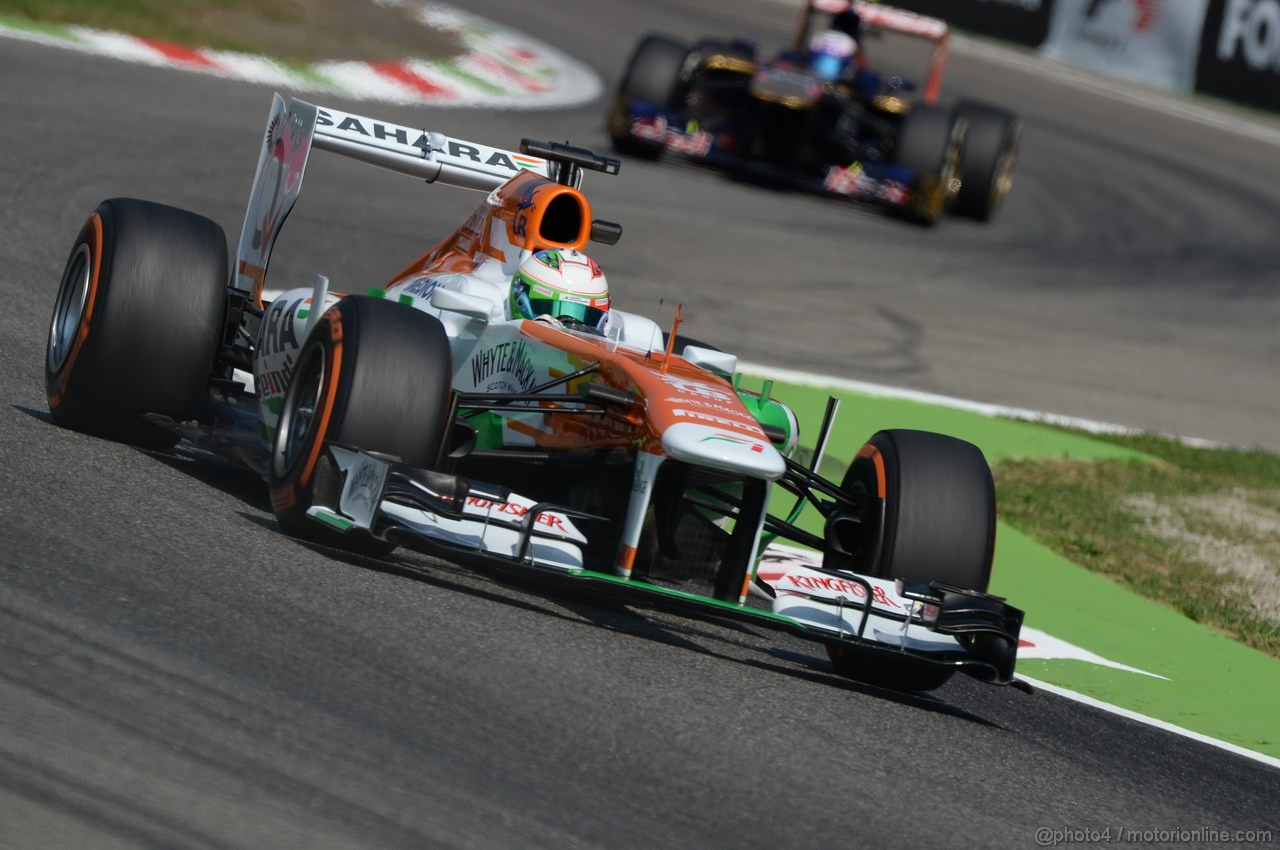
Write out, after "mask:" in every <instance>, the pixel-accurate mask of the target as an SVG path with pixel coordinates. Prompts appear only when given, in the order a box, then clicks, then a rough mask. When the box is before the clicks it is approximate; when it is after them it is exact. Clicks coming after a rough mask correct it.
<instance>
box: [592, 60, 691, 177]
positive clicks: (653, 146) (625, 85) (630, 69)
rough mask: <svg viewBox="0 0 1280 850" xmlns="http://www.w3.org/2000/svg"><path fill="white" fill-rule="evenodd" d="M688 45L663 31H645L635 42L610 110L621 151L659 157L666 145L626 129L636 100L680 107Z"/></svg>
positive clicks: (613, 138) (612, 134)
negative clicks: (667, 35)
mask: <svg viewBox="0 0 1280 850" xmlns="http://www.w3.org/2000/svg"><path fill="white" fill-rule="evenodd" d="M688 58H689V48H688V47H686V46H685V45H683V44H681V43H680V42H678V41H675V40H674V39H671V38H668V37H666V36H662V35H646V36H645V37H644V38H642V39H641V40H640V42H639V43H638V44H637V45H636V48H635V50H634V51H633V52H632V53H631V58H630V59H629V60H628V61H627V66H626V69H625V70H624V71H623V72H622V80H621V81H620V82H619V83H618V90H617V92H616V93H615V95H614V99H613V105H612V106H611V108H610V110H609V122H608V123H609V126H608V130H609V139H610V140H611V141H612V142H613V149H614V150H616V151H617V152H618V153H622V154H629V155H631V156H636V157H642V158H644V159H657V158H658V157H660V156H662V151H663V150H664V147H663V145H662V144H660V143H657V142H650V141H646V140H644V139H637V138H635V137H634V136H632V135H631V134H630V133H629V132H628V131H627V130H628V128H627V121H628V110H629V109H630V106H631V104H632V103H635V102H637V101H640V102H643V103H647V104H649V105H651V106H653V107H655V108H657V109H664V110H671V111H678V110H679V108H680V100H681V97H682V95H683V92H684V78H683V75H684V68H685V63H686V61H687V60H688Z"/></svg>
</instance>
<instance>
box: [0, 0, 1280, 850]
mask: <svg viewBox="0 0 1280 850" xmlns="http://www.w3.org/2000/svg"><path fill="white" fill-rule="evenodd" d="M475 5H476V6H477V8H476V9H475V11H477V12H479V13H481V14H487V15H489V16H491V17H495V18H504V19H507V20H521V21H522V24H523V25H525V26H527V28H528V29H529V30H530V31H531V32H532V34H534V35H536V36H539V37H542V38H544V39H546V40H548V41H550V42H552V43H554V44H557V45H560V46H570V45H575V44H576V45H578V46H577V47H575V48H574V49H575V51H576V52H577V54H578V55H579V56H581V57H582V58H583V59H584V60H586V61H587V62H589V63H590V64H592V65H593V66H594V67H595V68H597V69H598V70H599V71H600V73H601V74H602V75H604V76H605V77H606V78H607V79H609V80H612V79H613V78H614V76H615V74H616V73H617V69H618V65H619V63H620V61H621V58H622V56H623V55H624V53H625V52H626V50H627V49H628V47H629V45H630V43H631V41H632V40H633V38H634V37H636V36H637V35H638V34H639V33H641V32H643V31H645V30H648V29H650V28H652V27H653V21H655V20H664V21H670V22H673V23H672V28H673V29H674V28H678V29H679V31H681V32H684V33H688V34H690V35H693V34H701V33H704V32H705V33H723V32H725V30H726V26H727V25H726V22H725V21H723V20H722V19H720V18H718V17H716V16H713V15H712V14H710V13H709V12H708V11H706V10H707V9H710V8H712V4H709V3H707V4H677V3H650V4H645V6H644V7H643V8H644V11H643V12H641V11H640V9H641V6H640V5H639V4H635V5H633V4H626V3H613V4H609V5H602V4H595V3H570V4H560V6H559V7H558V8H559V10H560V11H557V13H556V15H554V16H552V15H546V16H543V17H540V18H539V17H532V16H529V15H528V14H527V7H526V6H525V5H523V4H518V3H515V2H505V0H502V2H499V0H486V1H485V2H482V3H478V4H475ZM734 9H735V13H736V14H737V15H738V16H739V20H737V21H736V22H735V24H736V25H734V26H732V27H731V29H732V30H733V31H736V32H738V33H742V34H746V35H757V36H758V37H759V38H760V39H761V40H762V41H765V42H766V43H775V42H773V41H772V40H771V39H772V38H773V36H772V34H773V33H776V32H784V31H787V30H788V29H789V26H790V21H789V13H783V14H781V15H780V14H779V12H778V10H777V9H776V8H775V7H773V6H770V5H759V4H755V3H751V2H741V3H738V4H735V7H734ZM571 11H576V12H580V13H581V14H582V17H580V18H575V17H574V16H572V15H571V14H570V12H571ZM677 21H679V22H682V23H681V24H680V25H679V26H678V27H676V25H675V23H674V22H677ZM952 70H953V77H952V79H953V80H954V83H955V88H956V89H958V90H962V91H979V90H981V91H984V92H986V93H987V94H988V95H989V97H990V98H991V99H993V100H996V101H998V102H1005V103H1008V104H1010V105H1012V106H1013V107H1014V108H1016V109H1018V110H1020V111H1021V112H1022V113H1023V114H1024V115H1025V116H1026V119H1027V131H1026V137H1025V146H1024V159H1023V162H1022V163H1021V166H1020V169H1019V185H1018V186H1017V188H1016V190H1015V194H1014V195H1013V196H1012V197H1011V199H1010V202H1009V205H1008V208H1007V209H1006V210H1005V214H1004V215H1003V216H1002V217H1001V219H1000V220H999V221H998V222H997V223H996V224H995V226H993V227H991V228H982V227H978V226H975V225H970V224H967V223H964V222H950V221H949V222H945V223H944V224H943V225H942V226H941V227H939V228H938V229H936V230H935V231H932V232H926V231H922V230H919V229H917V228H914V227H912V226H910V225H907V224H904V223H903V222H900V221H895V220H892V219H888V218H885V217H883V216H880V215H878V214H874V213H868V212H865V211H862V210H858V209H854V208H847V207H844V206H840V205H836V204H832V203H829V202H826V201H822V200H817V199H813V198H807V197H804V196H797V195H790V194H779V193H773V192H769V191H765V190H762V189H760V188H758V187H752V186H746V185H741V184H738V183H735V182H732V181H728V180H725V179H723V178H721V177H719V176H716V175H714V174H711V173H707V172H703V171H699V170H695V169H689V168H683V167H674V168H673V167H668V166H666V165H661V166H660V165H647V164H638V163H634V162H627V163H626V164H625V165H624V168H623V172H622V174H621V175H620V176H619V177H617V178H612V179H605V178H600V177H597V178H596V179H594V180H591V181H590V183H589V184H588V189H589V190H590V191H591V193H592V196H593V197H594V199H595V203H596V212H597V214H598V215H600V216H602V217H606V218H611V219H615V220H618V221H621V222H623V223H624V225H625V227H626V230H627V232H626V235H625V236H624V238H623V241H622V243H620V244H619V245H618V246H616V247H614V248H611V249H602V250H600V251H598V252H597V256H598V258H599V259H600V260H601V261H602V263H604V264H605V267H606V270H607V271H609V272H610V274H611V280H612V281H613V287H614V290H615V292H616V296H617V299H618V302H619V304H620V305H622V306H624V307H626V308H628V309H633V310H637V311H644V312H653V311H654V310H656V309H657V302H658V300H659V299H660V298H664V299H666V302H667V306H666V307H665V308H664V309H665V310H666V311H667V314H668V316H669V314H670V312H671V309H672V302H674V301H676V300H683V301H685V302H686V303H687V304H688V305H689V307H688V314H689V322H690V324H689V332H690V333H691V334H695V335H697V336H701V337H704V338H709V339H714V340H715V341H717V342H719V343H720V344H721V345H722V346H723V347H726V348H730V349H734V348H736V349H737V350H738V351H739V352H740V353H741V354H742V355H743V356H744V357H749V358H750V359H752V360H756V361H762V362H763V361H768V362H775V363H778V364H779V365H784V366H793V367H801V368H810V369H817V370H824V371H830V372H833V373H837V374H843V375H846V376H849V377H856V378H862V379H870V380H878V381H885V382H891V383H897V384H905V385H911V386H914V387H916V388H919V389H927V390H934V391H942V392H947V393H949V394H953V395H962V396H967V397H972V398H980V399H982V400H986V401H994V402H1001V403H1008V404H1014V405H1018V406H1024V407H1041V408H1045V409H1049V410H1053V411H1055V412H1060V413H1068V414H1072V415H1077V416H1087V417H1094V418H1101V419H1107V420H1112V421H1119V422H1123V423H1126V424H1132V425H1137V426H1147V427H1158V428H1162V429H1169V430H1179V431H1183V432H1185V433H1188V434H1193V435H1195V436H1201V437H1216V438H1219V439H1226V440H1230V441H1233V442H1260V443H1267V444H1271V445H1272V447H1275V443H1276V435H1275V433H1274V430H1269V429H1273V428H1274V425H1273V423H1274V422H1275V421H1277V419H1278V418H1280V417H1277V415H1276V414H1277V413H1278V412H1280V410H1277V407H1278V406H1280V392H1277V391H1276V390H1277V381H1280V378H1278V377H1277V374H1276V372H1277V370H1276V368H1275V366H1276V361H1277V336H1276V334H1277V332H1276V327H1277V326H1278V323H1277V318H1280V315H1278V312H1277V311H1278V309H1280V300H1278V296H1277V293H1276V289H1275V286H1274V283H1275V279H1274V268H1275V262H1274V261H1275V251H1276V244H1277V243H1276V241H1275V239H1274V231H1273V222H1272V220H1271V218H1270V216H1271V215H1272V214H1273V212H1274V210H1275V208H1276V202H1277V196H1280V180H1277V179H1276V175H1277V170H1278V167H1277V166H1276V165H1275V161H1276V158H1275V156H1274V150H1273V149H1272V148H1270V147H1267V146H1265V145H1261V144H1259V143H1255V142H1247V141H1244V140H1241V139H1238V138H1236V137H1234V136H1232V135H1230V134H1226V133H1220V132H1217V131H1210V130H1208V129H1205V128H1202V127H1198V126H1194V125H1189V124H1187V123H1185V122H1183V121H1181V120H1180V119H1171V118H1164V117H1161V116H1160V115H1159V114H1155V113H1149V112H1138V111H1134V110H1132V109H1128V108H1124V107H1122V106H1119V105H1117V104H1116V103H1114V102H1111V101H1109V100H1107V99H1102V98H1097V97H1094V96H1089V95H1084V94H1081V93H1078V92H1076V91H1075V90H1072V89H1067V88H1062V87H1059V86H1056V85H1053V84H1049V83H1045V82H1043V81H1040V80H1038V79H1034V78H1029V77H1025V76H1018V77H1014V78H1011V77H1009V76H1008V74H1007V72H1005V71H1002V70H1001V69H1000V68H999V67H997V66H992V65H988V64H985V63H983V62H981V61H978V60H973V59H968V58H965V57H957V58H956V59H955V60H954V62H953V69H952ZM0 80H3V81H4V82H3V84H0V93H2V95H3V97H2V100H0V102H3V104H4V120H3V121H0V185H3V186H4V187H5V203H4V204H3V205H2V206H0V269H2V271H0V297H2V298H3V302H4V304H5V310H4V311H2V312H0V352H3V357H4V363H5V364H6V368H5V369H4V370H3V372H2V373H0V387H3V395H4V398H5V400H6V404H5V405H3V406H2V407H0V429H3V438H2V439H0V484H2V486H0V520H2V521H0V552H2V554H0V565H2V566H3V570H2V572H0V618H2V622H3V625H2V626H0V847H5V848H9V847H14V848H34V847H41V848H48V847H58V848H63V847H67V848H81V847H85V848H89V847H91V848H114V847H129V848H138V847H142V848H153V847H154V848H168V847H212V848H224V847H227V848H229V847H253V848H261V847H314V848H324V847H342V848H347V847H413V848H422V847H477V848H496V847H504V848H505V847H521V848H525V847H530V848H532V847H545V848H566V847H601V848H629V847H635V848H646V850H648V848H654V847H690V848H697V847H717V848H719V847H725V848H729V847H788V848H793V847H814V848H818V847H822V848H827V847H837V846H840V847H857V846H867V847H941V846H967V847H984V846H987V847H1031V846H1035V843H1036V841H1035V836H1036V830H1037V829H1038V828H1042V827H1043V828H1051V829H1089V828H1096V829H1102V828H1105V827H1108V826H1111V827H1113V828H1114V827H1122V828H1134V829H1157V828H1158V829H1173V828H1188V829H1190V828H1195V827H1214V828H1222V829H1265V828H1270V829H1271V830H1273V834H1280V802H1278V801H1280V773H1277V772H1276V771H1275V770H1274V769H1271V768H1267V767H1265V766H1262V765H1259V764H1256V763H1253V762H1250V761H1248V760H1245V759H1242V758H1239V757H1236V756H1233V755H1231V754H1229V753H1225V752H1221V751H1219V750H1216V749H1213V748H1211V747H1208V746H1205V745H1202V744H1198V743H1194V742H1190V741H1186V740H1183V739H1180V738H1176V737H1172V736H1169V735H1166V734H1164V733H1161V732H1159V731H1156V730H1153V729H1149V728H1147V727H1143V726H1140V725H1138V724H1136V723H1133V722H1130V721H1127V720H1124V719H1121V718H1117V717H1113V716H1110V715H1107V714H1103V713H1101V712H1097V711H1094V710H1091V709H1088V708H1085V707H1083V706H1080V705H1077V704H1074V703H1071V702H1067V701H1064V700H1061V699H1058V698H1056V697H1053V696H1050V695H1047V694H1036V695H1030V696H1028V695H1025V694H1022V693H1019V692H1016V691H1014V690H1012V689H997V688H990V687H986V686H982V685H979V684H977V683H971V682H970V681H968V680H964V679H958V680H956V681H953V682H952V683H950V684H949V685H947V686H946V687H944V688H943V689H941V690H939V691H937V692H936V693H935V694H933V695H930V696H923V695H902V694H895V693H892V692H888V691H883V690H879V689H876V688H871V687H863V686H859V685H856V684H853V683H850V682H846V681H844V680H841V679H838V678H836V677H835V676H833V675H832V674H830V673H829V672H828V670H827V667H826V663H825V659H824V658H823V657H822V653H821V650H820V649H818V648H817V647H815V646H811V645H809V644H807V643H805V642H802V641H798V640H792V639H790V638H782V637H777V636H774V635H770V634H763V633H757V632H756V631H754V630H752V629H745V628H734V627H729V626H724V625H719V624H713V623H702V622H694V621H688V620H682V619H680V618H676V617H670V616H665V615H650V614H639V613H635V612H632V611H629V610H627V609H623V608H617V607H610V606H606V605H601V604H599V603H597V602H594V601H592V600H590V599H584V598H576V597H572V596H566V595H562V594H548V593H543V592H540V591H539V590H538V589H537V588H533V587H529V586H524V585H518V584H510V583H499V582H496V581H494V580H492V579H490V578H487V577H485V576H481V575H476V574H473V573H471V572H468V571H466V570H463V569H461V568H458V567H455V566H452V565H449V564H443V563H440V562H437V561H432V560H429V559H425V558H420V557H417V556H414V555H397V556H396V557H395V558H393V559H392V560H390V561H388V562H381V563H379V562H374V561H367V560H362V559H359V558H350V557H343V556H337V555H335V554H333V553H331V552H327V551H323V550H313V549H311V548H308V547H306V546H304V545H301V544H299V543H297V542H295V541H293V540H290V539H288V538H286V537H284V536H282V535H281V534H280V533H278V531H277V529H276V527H275V523H274V521H273V519H272V517H271V514H270V510H269V507H268V505H267V502H266V499H265V498H264V496H265V494H264V488H263V486H262V485H261V484H260V483H259V482H257V481H256V480H255V479H254V478H253V477H252V476H249V475H245V474H243V473H241V472H240V471H238V470H237V469H235V468H233V467H229V466H225V465H219V464H210V463H206V462H202V461H200V460H198V459H196V458H194V457H193V456H191V455H189V454H177V455H158V454H149V453H146V452H142V451H139V450H135V449H131V448H127V447H124V446H120V445H115V444H111V443H107V442H103V441H100V440H96V439H92V438H89V437H85V436H82V435H79V434H75V433H71V432H67V431H63V430H61V429H58V428H57V427H55V426H53V425H52V424H51V423H50V421H49V418H48V415H47V410H46V405H45V401H44V398H43V394H42V377H41V374H40V368H41V358H42V357H43V352H44V337H45V333H46V328H47V322H48V316H49V311H50V309H51V305H52V299H53V294H54V291H55V287H56V283H57V278H58V275H59V273H60V271H61V268H62V264H63V261H64V259H65V254H66V251H67V249H68V248H69V244H70V242H69V240H70V239H71V238H72V237H73V236H74V234H75V232H76V229H77V227H78V226H79V224H80V222H81V221H82V220H83V218H84V216H85V215H86V214H87V213H88V212H89V210H91V209H92V208H93V206H94V205H95V204H96V203H97V202H98V201H99V200H100V199H102V198H105V197H111V196H119V195H134V196H140V197H146V198H151V199H155V200H160V201H164V202H168V203H171V204H175V205H178V206H184V207H189V208H192V209H196V210H199V211H201V212H203V213H204V214H206V215H209V216H210V217H212V218H214V219H215V220H216V221H218V222H220V223H221V224H222V225H223V226H224V227H225V228H227V230H228V232H230V233H233V234H234V233H236V232H238V227H239V220H240V217H241V216H242V214H243V207H244V203H245V199H246V194H247V190H248V185H249V182H250V179H251V177H252V168H253V163H254V160H255V157H256V151H257V145H258V140H259V138H260V133H261V129H262V121H263V120H264V117H265V115H266V110H267V105H268V99H269V92H267V91H265V90H263V89H261V88H259V87H256V86H252V85H247V84H241V83H232V82H225V81H221V80H216V79H210V78H205V77H200V76H196V75H190V74H182V73H176V72H166V71H157V70H154V69H149V68H144V67H139V66H133V65H127V64H122V63H118V62H114V61H110V60H106V59H101V58H94V57H87V56H81V55H77V54H74V53H69V52H64V51H58V50H53V49H47V48H42V47H36V46H32V45H27V44H22V43H17V42H4V43H0ZM331 105H333V106H337V107H339V108H346V109H349V110H351V111H354V112H357V113H361V112H363V113H366V114H374V115H377V116H379V117H386V118H389V119H391V120H398V121H400V122H401V123H406V124H411V125H417V124H428V125H429V126H431V127H433V128H434V127H438V128H440V129H441V130H444V131H446V132H449V133H451V134H453V135H457V136H460V137H462V138H474V139H476V140H482V141H486V142H489V143H494V144H503V143H511V144H514V142H515V140H517V139H518V138H519V137H520V136H522V135H523V136H531V137H534V138H551V139H570V140H572V141H573V142H575V143H578V144H584V145H589V146H590V145H596V146H602V145H603V136H602V133H601V129H600V124H601V120H600V116H601V108H600V105H599V104H596V105H592V106H591V107H584V108H581V109H577V110H568V111H558V112H546V113H503V114H481V113H474V112H468V111H445V110H442V111H439V112H436V113H435V114H424V113H423V112H422V111H420V110H413V109H399V108H386V107H369V106H367V105H362V104H358V103H342V102H333V103H332V104H331ZM589 179H590V178H589ZM477 200H478V196H468V195H466V194H465V193H463V192H461V191H460V190H454V189H448V188H436V187H427V186H423V185H421V184H418V183H415V182H413V181H409V180H406V179H404V178H401V177H397V176H395V175H391V174H387V173H383V172H380V171H377V170H375V169H370V168H369V167H367V166H361V165H358V164H355V163H348V162H345V161H338V160H335V159H333V158H332V157H324V156H317V157H315V158H314V160H313V163H312V167H311V169H310V170H309V172H308V186H307V188H306V190H305V191H304V193H303V198H302V201H301V202H300V204H299V207H298V209H297V211H296V212H295V213H294V216H293V218H292V219H291V221H290V223H289V225H288V227H287V228H286V230H285V235H284V237H283V238H282V240H281V243H280V247H279V249H278V253H277V257H276V261H275V265H273V269H274V270H275V274H276V275H277V278H276V280H275V281H274V283H275V284H276V285H284V284H286V283H289V282H291V281H294V280H296V281H307V280H309V279H310V277H311V275H313V274H314V273H315V272H317V271H321V272H325V273H327V274H329V275H330V276H331V277H332V278H333V280H334V285H335V287H336V288H347V289H349V290H350V289H358V288H359V287H361V286H364V285H376V284H378V283H381V282H383V281H384V280H385V279H386V278H387V277H388V276H389V275H390V274H391V273H392V272H393V271H395V270H396V269H397V268H399V266H400V265H401V264H403V262H404V261H406V260H407V259H408V258H409V257H410V256H411V255H413V254H414V253H415V249H416V248H418V247H420V246H422V245H424V244H426V243H428V242H430V241H433V240H434V239H435V238H436V237H437V236H438V235H439V234H441V233H442V232H444V231H445V230H446V229H448V228H452V227H453V226H455V225H456V224H457V223H459V222H460V221H461V220H462V218H463V217H465V215H466V213H467V212H468V211H469V209H470V208H471V207H472V206H473V205H474V203H475V202H476V201H477Z"/></svg>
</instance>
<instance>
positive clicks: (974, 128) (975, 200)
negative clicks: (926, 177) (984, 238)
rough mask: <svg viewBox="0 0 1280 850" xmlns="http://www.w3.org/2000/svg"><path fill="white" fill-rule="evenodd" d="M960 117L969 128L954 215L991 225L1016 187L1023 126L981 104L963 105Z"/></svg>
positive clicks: (992, 108)
mask: <svg viewBox="0 0 1280 850" xmlns="http://www.w3.org/2000/svg"><path fill="white" fill-rule="evenodd" d="M960 114H961V115H962V116H964V118H965V119H966V121H967V122H968V125H969V127H968V131H967V134H966V136H965V148H964V162H963V164H962V165H961V168H960V191H959V192H958V193H957V194H956V201H955V207H954V212H955V214H956V215H961V216H965V217H967V218H972V219H976V220H978V221H990V220H991V218H992V216H994V215H995V213H996V211H997V210H998V209H1000V204H1001V203H1002V202H1003V201H1004V198H1005V195H1007V194H1009V189H1010V188H1012V186H1013V169H1014V166H1015V164H1016V163H1017V161H1018V142H1019V140H1020V139H1021V136H1022V122H1021V121H1020V120H1018V116H1016V115H1014V114H1013V113H1011V112H1006V111H1005V110H1003V109H997V108H996V107H993V106H983V105H980V104H962V105H961V106H960Z"/></svg>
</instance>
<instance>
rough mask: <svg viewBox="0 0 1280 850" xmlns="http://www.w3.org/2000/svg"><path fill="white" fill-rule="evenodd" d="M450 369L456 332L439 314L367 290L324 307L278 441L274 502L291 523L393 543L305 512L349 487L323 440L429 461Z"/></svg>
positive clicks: (365, 548)
mask: <svg viewBox="0 0 1280 850" xmlns="http://www.w3.org/2000/svg"><path fill="white" fill-rule="evenodd" d="M452 378H453V362H452V356H451V353H450V349H449V340H448V337H447V336H446V335H445V331H444V327H443V326H442V325H441V324H440V322H439V320H437V319H436V318H435V317H433V316H430V315H428V314H426V313H423V312H421V311H419V310H415V309H413V308H411V307H407V306H405V305H402V304H398V303H396V302H392V301H384V300H381V299H378V298H369V297H365V296H351V297H348V298H344V299H342V300H341V301H339V302H338V303H337V304H335V305H334V306H333V307H331V308H329V309H328V310H327V311H325V313H324V314H323V315H322V316H321V317H320V318H319V320H318V321H317V322H316V325H315V327H314V328H313V329H312V330H311V332H310V334H308V336H307V341H306V343H304V344H303V346H302V349H301V351H300V352H299V354H298V358H297V361H296V365H295V367H294V372H293V377H292V379H291V381H290V383H289V388H288V390H287V391H286V392H285V397H284V400H283V402H282V405H281V409H280V418H279V420H278V422H277V424H276V434H275V439H274V441H273V444H272V451H271V467H270V471H269V480H270V485H271V507H272V510H273V511H274V512H275V515H276V519H277V520H278V521H279V522H280V525H281V526H282V527H283V528H284V529H285V531H287V532H289V533H290V534H293V535H295V536H297V537H301V538H303V539H306V540H311V541H314V542H317V543H322V544H324V545H329V546H335V547H337V548H344V549H349V550H352V551H357V552H360V553H363V554H373V555H383V554H387V553H389V552H390V551H391V550H392V549H394V548H395V547H394V545H393V544H391V543H388V542H386V541H383V540H379V539H377V538H374V537H372V536H371V535H369V534H367V533H365V532H360V531H351V532H347V533H345V534H344V533H339V532H337V531H334V530H333V529H330V528H328V527H327V526H324V525H321V524H320V523H319V522H317V521H315V520H313V519H311V518H310V517H308V516H307V511H308V510H309V509H310V508H311V507H312V505H314V504H323V505H330V506H332V505H336V504H337V499H338V494H339V493H340V492H341V489H342V483H343V482H342V473H341V472H340V471H339V470H338V469H337V468H336V467H335V466H334V465H333V464H332V463H331V462H330V460H329V458H328V456H327V455H326V454H325V452H324V446H325V443H339V444H341V445H343V446H347V447H350V448H357V449H363V450H365V451H370V452H378V453H380V454H384V455H390V456H392V457H394V458H396V459H398V460H399V461H400V462H401V463H405V464H407V465H409V466H413V467H416V468H419V469H428V468H430V467H431V466H433V465H434V464H435V461H436V458H437V456H438V454H439V451H440V446H441V443H442V442H443V440H444V437H445V425H446V422H445V419H446V417H447V415H448V410H449V394H450V390H451V385H452Z"/></svg>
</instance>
